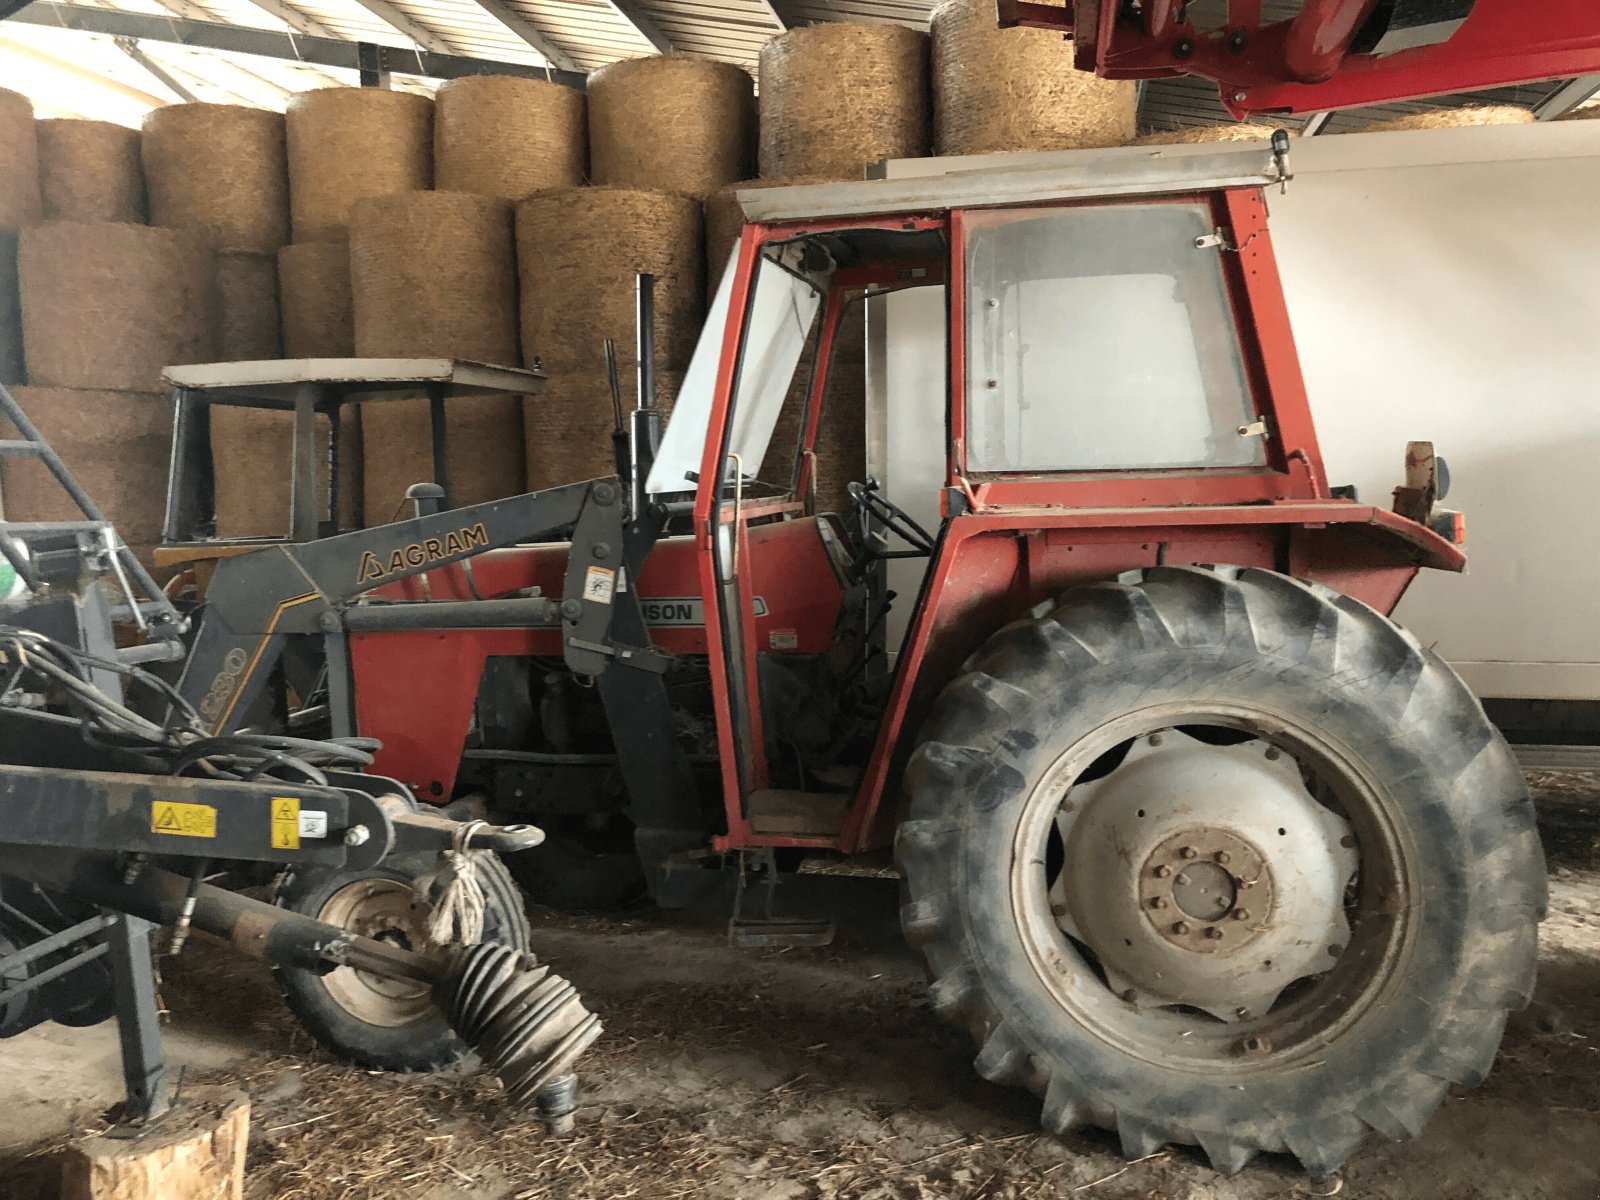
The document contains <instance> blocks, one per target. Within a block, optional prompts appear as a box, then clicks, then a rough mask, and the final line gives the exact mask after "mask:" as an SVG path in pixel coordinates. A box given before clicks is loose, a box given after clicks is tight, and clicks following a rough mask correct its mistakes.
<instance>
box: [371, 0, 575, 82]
mask: <svg viewBox="0 0 1600 1200" xmlns="http://www.w3.org/2000/svg"><path fill="white" fill-rule="evenodd" d="M356 2H357V3H358V4H365V3H366V2H367V0H356ZM473 3H474V4H476V5H477V6H478V7H479V8H481V9H483V11H484V12H486V13H488V14H489V15H490V16H491V17H493V18H494V19H495V20H496V21H499V22H500V24H502V25H504V26H505V27H506V28H507V29H509V30H510V31H511V32H512V33H514V34H516V35H517V36H518V37H519V38H521V39H522V40H523V41H525V42H527V43H528V45H529V46H531V47H533V49H534V50H535V51H536V52H537V53H538V54H539V55H540V56H541V57H543V58H544V60H545V61H546V62H548V63H550V64H551V65H552V66H556V67H560V68H561V69H562V70H563V71H576V70H577V69H578V64H577V63H575V62H573V61H572V56H571V55H570V54H568V53H567V52H566V51H565V50H563V49H562V48H561V47H560V46H558V45H556V44H555V43H554V42H552V41H551V40H550V39H549V38H547V37H545V35H544V34H542V33H540V32H539V31H538V30H537V29H535V28H534V26H533V23H532V22H531V21H529V20H528V18H527V17H525V16H523V15H522V14H521V13H519V12H518V11H517V10H516V9H514V8H512V7H511V5H509V4H507V3H506V0H473Z"/></svg>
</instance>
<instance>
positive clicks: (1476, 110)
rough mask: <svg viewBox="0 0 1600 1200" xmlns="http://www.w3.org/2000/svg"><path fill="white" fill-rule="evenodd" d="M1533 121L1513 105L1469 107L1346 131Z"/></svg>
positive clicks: (1508, 123)
mask: <svg viewBox="0 0 1600 1200" xmlns="http://www.w3.org/2000/svg"><path fill="white" fill-rule="evenodd" d="M1533 119H1534V118H1533V113H1532V112H1531V111H1530V110H1528V109H1526V108H1518V107H1517V106H1516V105H1514V104H1469V105H1466V106H1465V107H1462V108H1441V109H1435V110H1434V111H1433V112H1420V113H1409V114H1407V115H1406V116H1403V117H1391V118H1389V119H1388V120H1386V121H1372V122H1369V123H1368V124H1366V125H1361V126H1358V127H1357V128H1355V129H1352V130H1350V131H1349V132H1351V133H1395V132H1398V131H1400V130H1405V129H1461V128H1465V127H1466V126H1469V125H1532V124H1533Z"/></svg>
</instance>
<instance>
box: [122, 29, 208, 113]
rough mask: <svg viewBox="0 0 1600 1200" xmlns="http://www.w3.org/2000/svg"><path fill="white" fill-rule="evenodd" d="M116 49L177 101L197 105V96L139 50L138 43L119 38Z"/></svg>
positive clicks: (129, 39) (131, 39) (127, 38)
mask: <svg viewBox="0 0 1600 1200" xmlns="http://www.w3.org/2000/svg"><path fill="white" fill-rule="evenodd" d="M117 49H118V50H121V51H122V52H123V53H124V54H126V55H127V56H128V57H129V58H131V59H133V61H134V62H136V63H138V64H139V65H140V66H141V67H143V68H144V70H145V73H146V74H147V75H150V76H151V77H152V78H154V79H155V80H156V81H157V82H158V83H160V84H161V85H162V86H163V87H165V88H166V89H167V90H168V91H169V92H171V93H172V94H173V95H174V96H176V97H178V99H180V100H187V101H188V102H189V103H190V104H197V103H199V101H200V97H199V96H196V95H195V94H194V93H193V92H191V91H190V90H189V89H188V88H186V87H184V86H183V84H181V83H179V82H178V81H177V80H176V79H174V78H173V76H172V74H171V72H169V71H168V70H167V69H166V68H165V67H163V66H162V65H161V64H160V63H158V62H156V61H155V60H154V59H152V58H151V57H150V56H149V55H148V54H146V53H145V52H144V51H143V50H141V49H139V43H138V42H137V41H135V40H134V39H133V38H131V37H119V38H118V39H117Z"/></svg>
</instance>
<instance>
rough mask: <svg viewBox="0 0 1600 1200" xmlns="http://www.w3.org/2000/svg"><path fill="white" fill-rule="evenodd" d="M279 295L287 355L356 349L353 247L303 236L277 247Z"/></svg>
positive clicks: (333, 354) (348, 353) (346, 353)
mask: <svg viewBox="0 0 1600 1200" xmlns="http://www.w3.org/2000/svg"><path fill="white" fill-rule="evenodd" d="M278 296H279V307H280V309H281V311H282V314H283V353H284V355H285V357H287V358H351V357H353V356H354V355H355V352H356V327H355V316H354V311H353V308H352V302H351V297H350V251H349V248H348V247H346V246H345V244H344V243H343V242H304V243H301V244H299V245H293V246H285V247H284V248H283V249H282V250H280V251H278Z"/></svg>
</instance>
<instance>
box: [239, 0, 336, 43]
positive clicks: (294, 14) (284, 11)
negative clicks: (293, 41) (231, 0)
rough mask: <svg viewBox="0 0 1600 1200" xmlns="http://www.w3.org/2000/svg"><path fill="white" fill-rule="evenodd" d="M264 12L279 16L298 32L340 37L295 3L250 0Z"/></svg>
mask: <svg viewBox="0 0 1600 1200" xmlns="http://www.w3.org/2000/svg"><path fill="white" fill-rule="evenodd" d="M250 3H251V4H254V5H255V6H256V7H257V8H259V9H260V10H261V11H262V12H264V13H269V14H270V15H272V16H274V17H277V18H278V20H280V21H282V22H283V23H284V24H285V25H287V26H288V27H289V28H290V29H292V30H294V31H295V32H296V33H307V34H310V35H311V36H312V37H325V38H335V39H337V38H338V36H339V35H338V34H336V33H334V31H333V30H331V29H329V28H328V27H327V26H326V25H324V24H323V23H322V22H321V21H319V20H317V19H316V18H315V17H312V16H310V15H308V14H306V13H303V12H301V11H300V10H299V9H298V8H295V7H294V6H293V5H289V4H285V3H283V0H250Z"/></svg>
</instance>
